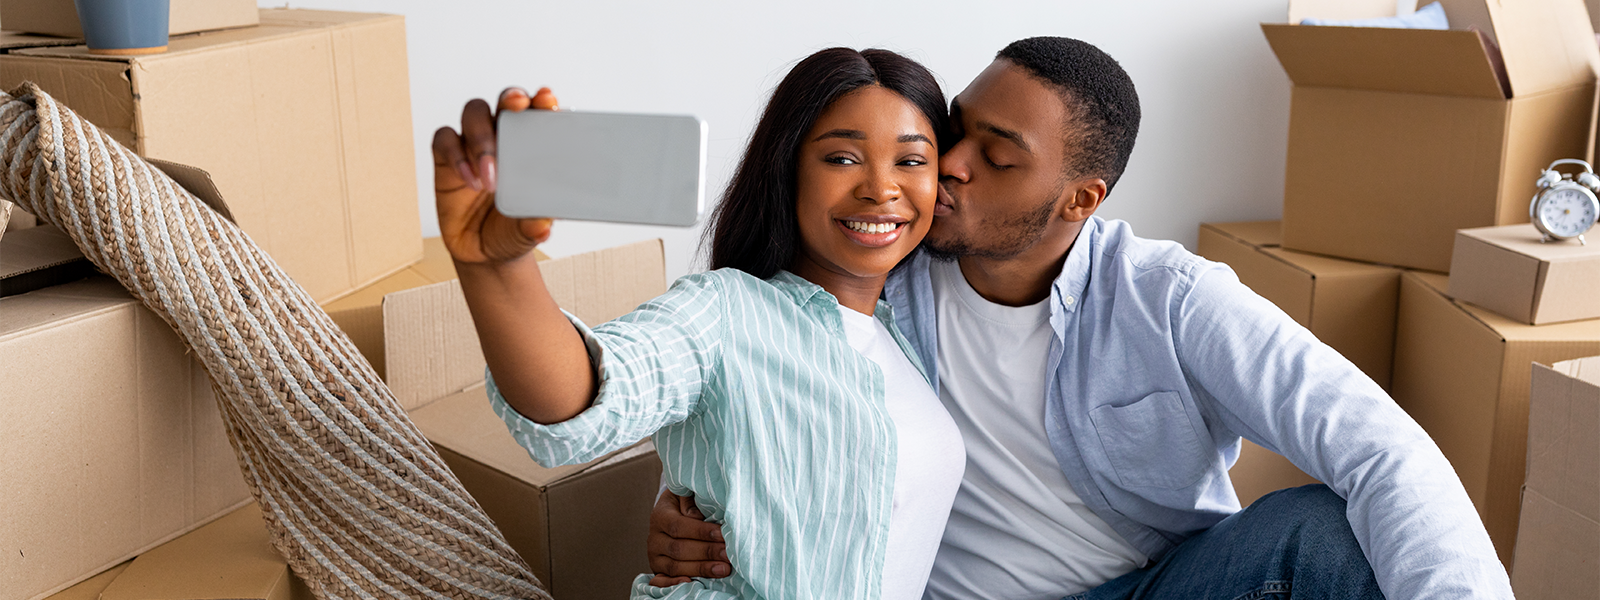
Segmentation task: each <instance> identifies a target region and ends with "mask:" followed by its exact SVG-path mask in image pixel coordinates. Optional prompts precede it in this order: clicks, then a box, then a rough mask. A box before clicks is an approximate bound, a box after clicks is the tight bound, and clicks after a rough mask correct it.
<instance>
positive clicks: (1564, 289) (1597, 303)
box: [1450, 225, 1600, 325]
mask: <svg viewBox="0 0 1600 600" xmlns="http://www.w3.org/2000/svg"><path fill="white" fill-rule="evenodd" d="M1541 239H1542V236H1541V235H1540V233H1539V231H1538V230H1537V229H1534V227H1533V225H1507V226H1504V227H1483V228H1478V229H1463V230H1461V231H1458V232H1456V247H1455V254H1454V256H1453V258H1451V267H1450V295H1451V296H1453V297H1455V298H1456V299H1458V300H1465V301H1467V302H1471V303H1473V304H1476V305H1478V306H1482V307H1484V308H1487V309H1489V310H1492V311H1495V312H1497V313H1500V314H1502V315H1505V316H1507V317H1510V318H1512V319H1515V320H1517V321H1521V322H1523V323H1527V324H1529V325H1543V324H1546V323H1558V322H1561V321H1576V320H1581V319H1594V318H1600V244H1596V245H1594V246H1588V245H1582V244H1579V243H1578V242H1577V241H1576V240H1568V241H1564V242H1559V241H1558V242H1551V243H1548V244H1547V243H1543V242H1541V241H1540V240H1541Z"/></svg>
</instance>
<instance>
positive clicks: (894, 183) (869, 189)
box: [856, 167, 900, 204]
mask: <svg viewBox="0 0 1600 600" xmlns="http://www.w3.org/2000/svg"><path fill="white" fill-rule="evenodd" d="M891 171H892V167H889V168H878V169H872V170H871V172H869V173H868V174H867V176H866V177H865V178H863V179H862V180H861V183H860V184H858V185H857V186H856V198H857V199H859V200H864V201H867V202H871V203H873V204H883V203H885V202H893V201H895V200H899V199H900V182H899V181H898V180H897V179H896V178H895V177H894V174H893V173H892V172H891Z"/></svg>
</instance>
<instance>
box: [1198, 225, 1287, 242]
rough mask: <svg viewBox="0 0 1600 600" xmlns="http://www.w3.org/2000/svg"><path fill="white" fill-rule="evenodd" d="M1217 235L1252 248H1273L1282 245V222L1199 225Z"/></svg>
mask: <svg viewBox="0 0 1600 600" xmlns="http://www.w3.org/2000/svg"><path fill="white" fill-rule="evenodd" d="M1200 227H1201V228H1210V229H1214V230H1216V231H1217V232H1218V233H1221V234H1223V235H1226V236H1228V237H1231V238H1233V239H1236V240H1239V241H1242V242H1244V243H1246V244H1250V245H1252V246H1263V247H1268V248H1271V247H1275V246H1278V245H1281V244H1283V222H1282V221H1239V222H1235V223H1201V224H1200Z"/></svg>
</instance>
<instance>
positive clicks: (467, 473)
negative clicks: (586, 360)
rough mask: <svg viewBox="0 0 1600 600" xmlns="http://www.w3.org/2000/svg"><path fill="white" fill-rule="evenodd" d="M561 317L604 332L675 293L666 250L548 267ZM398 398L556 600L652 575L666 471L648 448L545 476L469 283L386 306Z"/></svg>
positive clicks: (656, 246) (436, 287) (607, 254)
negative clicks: (531, 453) (527, 442)
mask: <svg viewBox="0 0 1600 600" xmlns="http://www.w3.org/2000/svg"><path fill="white" fill-rule="evenodd" d="M539 268H540V270H541V272H543V274H544V279H545V285H546V286H547V287H548V288H549V289H550V293H551V295H553V296H554V297H555V299H556V302H557V303H558V304H560V305H561V307H562V308H565V309H566V310H568V311H570V312H572V313H573V314H574V315H577V316H578V318H580V319H582V320H583V321H584V322H585V323H590V324H598V323H601V322H603V321H607V320H610V319H613V318H616V317H618V316H621V315H622V314H624V313H626V312H628V311H631V310H633V309H634V308H635V307H636V306H638V305H639V304H640V303H642V302H644V301H646V300H649V299H650V298H653V297H655V296H657V295H660V294H661V293H662V292H664V291H665V290H666V270H665V263H664V261H663V258H662V248H661V242H660V240H652V241H648V242H641V243H638V244H632V245H628V246H621V247H617V248H611V249H608V250H600V251H597V252H590V253H587V254H580V255H576V256H569V257H565V258H558V259H551V260H546V261H543V262H541V263H539ZM383 315H384V317H383V324H384V344H385V346H386V347H387V349H386V353H387V355H388V359H387V362H388V376H389V386H390V388H391V389H392V390H394V393H395V396H396V397H397V398H399V399H400V401H401V404H402V405H403V406H407V407H410V410H411V417H412V420H413V421H415V422H416V424H417V427H418V428H420V429H421V430H422V432H423V433H424V434H425V435H427V436H428V439H429V441H431V442H433V444H434V446H435V447H437V448H438V449H439V452H440V454H442V455H443V456H444V459H445V462H446V463H447V464H449V465H450V469H451V470H452V471H454V472H455V473H456V476H457V477H459V478H460V479H461V483H462V484H463V485H465V486H466V487H467V490H468V491H469V492H471V493H472V495H473V497H474V498H476V499H477V500H478V503H479V504H481V505H482V506H483V508H484V510H485V511H487V512H488V514H489V516H490V517H491V518H493V519H494V521H495V523H496V524H497V525H499V526H500V530H501V531H502V532H504V533H505V534H506V538H507V539H508V541H510V543H511V546H512V547H513V548H515V549H516V550H517V552H519V553H520V554H521V555H522V557H523V558H524V559H526V560H527V561H528V564H529V565H530V566H532V567H533V572H534V574H535V575H537V576H538V577H539V579H540V580H541V581H543V582H545V584H546V585H548V586H549V588H550V592H551V594H552V595H554V596H555V597H557V598H572V599H583V598H597V599H598V598H620V597H623V596H626V595H627V592H628V589H629V585H631V583H632V581H633V578H634V576H636V575H638V574H640V573H644V572H646V571H648V570H649V565H648V564H647V563H646V561H645V553H644V541H645V534H646V531H647V529H648V527H649V514H650V508H651V507H652V506H653V505H654V504H655V498H656V494H657V492H658V490H659V483H660V474H661V462H660V460H659V459H658V458H657V457H656V454H655V451H654V446H653V445H652V444H651V443H650V442H648V441H646V442H642V443H640V444H637V445H635V446H633V447H631V448H628V449H624V450H621V451H618V452H616V453H613V454H611V455H610V456H607V457H603V458H601V459H598V460H596V461H593V462H590V463H588V464H584V465H572V466H564V467H556V468H551V469H547V468H544V467H541V466H539V465H538V464H536V463H534V462H533V459H531V458H529V457H528V453H527V451H526V450H524V449H523V448H522V447H521V446H519V445H517V443H516V442H515V441H514V440H513V439H512V437H511V433H510V432H509V431H507V429H506V426H505V423H504V422H503V421H501V420H500V418H499V417H498V416H496V415H495V414H494V411H493V410H492V409H491V408H490V407H489V401H488V398H487V397H486V396H485V394H484V388H483V370H484V360H483V352H482V350H481V349H480V348H479V346H478V336H477V333H476V330H475V329H474V328H473V326H472V319H471V316H470V315H469V314H468V313H467V306H466V301H465V299H464V298H463V297H462V295H461V285H460V282H458V281H455V280H451V281H446V282H443V283H437V284H433V285H428V286H423V287H418V288H414V289H410V290H406V291H401V292H395V293H391V294H389V295H388V296H387V297H386V298H385V299H384V301H383Z"/></svg>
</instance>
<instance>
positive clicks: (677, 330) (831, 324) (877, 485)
mask: <svg viewBox="0 0 1600 600" xmlns="http://www.w3.org/2000/svg"><path fill="white" fill-rule="evenodd" d="M876 316H877V318H878V320H879V321H880V322H882V323H883V324H884V326H885V327H886V328H887V329H888V330H889V331H890V333H891V334H892V335H893V336H894V338H895V341H896V343H898V344H899V346H900V349H901V350H902V351H903V352H905V353H906V355H907V357H908V358H910V359H911V362H912V363H913V364H916V363H917V356H916V354H915V353H914V352H913V351H912V350H911V347H910V346H909V345H908V344H907V342H906V340H905V338H904V337H902V336H901V335H900V333H899V332H898V331H897V330H896V327H895V324H894V323H895V322H894V318H893V311H892V310H891V309H890V308H889V305H888V304H887V303H884V302H881V301H880V302H879V303H878V306H877V310H876ZM573 321H574V324H576V325H577V326H578V329H579V331H580V332H581V333H583V335H584V338H585V342H586V343H587V344H588V346H589V354H590V359H591V361H593V362H594V363H595V365H596V367H597V370H598V373H599V377H600V389H599V394H598V396H597V397H596V398H595V401H594V404H593V405H592V406H591V407H589V408H588V409H587V410H585V411H584V412H582V413H581V414H579V415H578V416H576V417H574V418H572V419H570V420H567V421H563V422H561V423H557V424H554V425H540V424H538V423H534V422H533V421H530V420H528V419H526V418H524V417H523V416H522V415H521V414H518V413H517V412H516V411H515V410H513V409H512V408H511V407H510V406H509V405H507V404H506V402H505V399H504V398H503V397H502V396H501V395H500V392H499V390H498V389H497V388H496V387H495V386H494V381H493V378H492V377H491V378H490V379H489V398H490V400H491V402H492V403H493V406H494V408H495V411H496V412H497V413H498V414H499V415H500V416H501V418H503V419H504V420H505V422H506V425H507V426H508V427H509V428H510V429H511V432H512V435H513V437H515V438H516V440H517V442H518V443H520V444H521V445H522V446H523V447H524V448H527V449H528V452H529V453H530V454H531V455H532V456H533V458H534V460H536V461H538V462H539V463H540V464H543V465H546V466H554V465H562V464H573V463H581V462H586V461H589V460H593V459H595V458H598V457H600V456H602V455H604V454H606V453H608V452H611V451H613V450H617V449H619V448H622V447H624V446H627V445H629V444H632V443H633V442H635V441H637V440H639V439H640V438H643V437H645V436H647V435H651V434H654V435H655V438H654V439H655V444H656V451H657V452H658V453H659V454H660V455H661V459H662V466H663V474H664V477H665V479H666V481H667V484H668V486H669V487H670V488H671V489H672V491H673V493H676V494H679V495H688V494H693V495H694V497H695V502H696V504H697V505H698V506H699V508H700V510H701V511H702V512H704V513H705V514H706V517H707V519H708V520H709V521H711V522H714V523H721V524H722V526H723V527H722V533H723V537H724V539H725V540H726V541H727V550H728V557H729V559H730V561H731V562H732V563H733V566H734V570H733V575H731V576H729V577H728V578H726V579H697V580H695V581H694V582H692V583H686V584H682V585H678V586H673V587H670V588H652V587H650V586H649V585H648V583H647V582H648V581H649V579H650V576H649V575H641V576H640V577H639V578H638V579H636V580H635V581H634V587H633V597H635V598H719V599H720V598H770V599H774V600H776V599H782V598H817V599H830V600H832V599H848V598H860V599H872V598H877V597H878V596H879V595H880V594H879V588H880V587H881V584H882V579H883V559H884V552H885V548H886V544H887V541H888V531H889V523H890V510H891V508H892V506H891V505H892V498H893V492H894V476H895V466H896V461H895V459H896V443H897V438H896V436H895V429H894V422H893V421H892V419H891V418H890V417H889V413H888V411H887V409H886V408H885V405H884V378H883V373H882V370H881V369H880V368H879V367H878V365H877V363H874V362H872V361H871V360H870V359H868V358H866V357H863V356H862V355H861V354H859V353H857V352H856V351H855V350H854V349H853V348H851V346H850V345H849V342H848V339H847V338H846V334H845V330H844V326H843V323H842V321H841V318H840V315H839V304H838V301H837V300H836V299H835V298H834V297H833V295H832V294H829V293H828V292H826V291H824V290H823V289H822V288H821V287H818V286H817V285H815V284H813V283H810V282H808V281H806V280H804V279H801V278H799V277H797V276H795V275H793V274H790V273H787V272H779V273H778V274H777V275H775V276H773V277H772V278H771V279H768V280H760V279H756V278H755V277H752V276H750V275H748V274H745V273H744V272H742V271H737V270H732V269H722V270H718V271H712V272H709V273H700V274H696V275H689V276H687V277H684V278H682V279H679V280H678V281H677V282H676V283H674V284H673V286H672V288H671V289H670V290H668V291H667V293H665V294H663V295H661V296H660V297H658V298H656V299H654V300H651V301H650V302H647V303H645V304H644V305H642V306H640V307H639V308H638V309H637V310H635V311H633V312H631V313H628V314H627V315H624V316H622V317H621V318H619V319H617V320H615V321H610V322H607V323H604V324H601V325H598V326H596V327H594V329H593V330H592V331H591V330H589V329H587V328H586V327H584V326H583V324H582V323H579V322H577V320H576V319H573ZM916 366H917V367H918V369H919V370H921V371H922V373H924V374H926V369H924V368H923V367H922V365H916Z"/></svg>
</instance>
